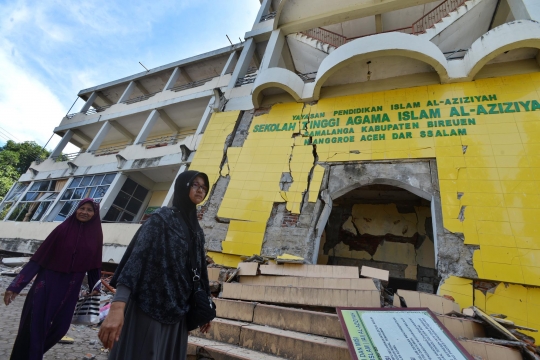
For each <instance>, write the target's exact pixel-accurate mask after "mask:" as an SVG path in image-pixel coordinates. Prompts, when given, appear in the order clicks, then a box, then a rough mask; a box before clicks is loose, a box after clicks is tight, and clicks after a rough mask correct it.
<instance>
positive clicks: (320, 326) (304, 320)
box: [253, 304, 344, 339]
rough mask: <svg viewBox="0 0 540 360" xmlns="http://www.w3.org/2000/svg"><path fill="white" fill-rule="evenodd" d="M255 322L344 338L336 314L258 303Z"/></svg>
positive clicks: (254, 315)
mask: <svg viewBox="0 0 540 360" xmlns="http://www.w3.org/2000/svg"><path fill="white" fill-rule="evenodd" d="M253 323H254V324H258V325H265V326H271V327H275V328H278V329H282V330H291V331H296V332H301V333H305V334H313V335H319V336H326V337H332V338H336V339H344V336H343V331H342V330H341V325H340V323H339V319H338V316H337V315H336V314H328V313H322V312H317V311H308V310H301V309H293V308H286V307H282V306H275V305H266V304H257V306H256V307H255V309H254V313H253Z"/></svg>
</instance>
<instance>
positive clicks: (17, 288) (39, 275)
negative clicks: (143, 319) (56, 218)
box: [4, 199, 103, 360]
mask: <svg viewBox="0 0 540 360" xmlns="http://www.w3.org/2000/svg"><path fill="white" fill-rule="evenodd" d="M102 248H103V232H102V230H101V219H100V216H99V204H96V203H94V201H93V200H92V199H84V200H82V201H81V202H80V203H79V205H78V206H77V210H76V211H75V212H74V213H73V214H72V215H71V216H70V217H68V218H67V219H66V220H65V221H64V222H63V223H62V224H60V225H58V226H57V227H56V229H54V230H53V232H52V233H51V234H50V235H49V236H48V237H47V238H46V239H45V241H44V242H43V243H42V244H41V246H40V247H39V249H38V250H37V251H36V253H35V254H34V256H32V258H31V259H30V262H29V263H28V264H26V265H25V267H24V268H23V269H22V271H21V272H20V273H19V275H17V277H16V278H15V279H14V280H13V282H12V283H11V285H10V286H9V287H8V288H7V290H6V294H5V296H4V303H5V304H6V305H9V304H10V303H11V302H12V301H13V300H14V299H15V297H16V296H17V295H18V294H19V293H20V292H21V290H22V289H23V288H24V287H25V286H26V285H27V284H28V283H29V282H30V281H31V280H32V279H33V278H34V276H35V277H36V279H35V281H34V284H33V285H32V287H31V288H30V290H29V291H28V295H27V296H26V300H25V302H24V307H23V310H22V315H21V322H20V325H19V332H18V334H17V339H16V340H15V344H14V345H13V351H12V353H11V359H12V360H14V359H16V360H41V359H43V354H44V353H45V352H47V350H49V349H50V348H51V347H53V346H54V345H55V344H56V343H57V342H58V341H60V339H62V337H63V336H64V335H65V334H66V333H67V331H68V330H69V326H70V324H71V318H72V317H73V312H74V310H75V305H76V304H77V299H78V297H79V291H80V288H81V284H82V281H83V279H84V275H85V274H86V273H88V284H89V285H90V286H94V285H95V284H96V283H97V282H98V281H99V279H100V278H101V252H102Z"/></svg>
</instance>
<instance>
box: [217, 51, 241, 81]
mask: <svg viewBox="0 0 540 360" xmlns="http://www.w3.org/2000/svg"><path fill="white" fill-rule="evenodd" d="M236 60H238V51H234V52H232V53H231V55H230V56H229V59H228V60H227V63H226V64H225V67H224V68H223V70H221V76H223V75H225V74H228V73H232V72H233V71H234V65H235V61H236Z"/></svg>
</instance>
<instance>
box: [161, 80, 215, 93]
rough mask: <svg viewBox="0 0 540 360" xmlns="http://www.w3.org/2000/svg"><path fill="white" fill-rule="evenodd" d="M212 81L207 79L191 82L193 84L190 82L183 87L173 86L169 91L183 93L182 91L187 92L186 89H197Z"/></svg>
mask: <svg viewBox="0 0 540 360" xmlns="http://www.w3.org/2000/svg"><path fill="white" fill-rule="evenodd" d="M212 79H213V78H207V79H202V80H197V81H193V82H190V83H187V84H184V85H178V86H175V87H173V88H171V89H170V90H171V91H183V90H187V89H192V88H196V87H199V86H203V85H204V84H206V83H207V82H209V81H210V80H212Z"/></svg>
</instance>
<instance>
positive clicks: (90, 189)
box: [83, 187, 96, 199]
mask: <svg viewBox="0 0 540 360" xmlns="http://www.w3.org/2000/svg"><path fill="white" fill-rule="evenodd" d="M95 190H96V188H95V187H87V188H86V189H84V196H83V199H86V198H91V197H92V194H93V193H94V191H95Z"/></svg>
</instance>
